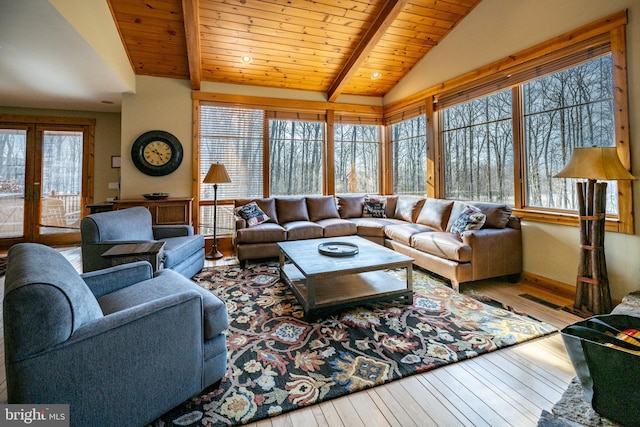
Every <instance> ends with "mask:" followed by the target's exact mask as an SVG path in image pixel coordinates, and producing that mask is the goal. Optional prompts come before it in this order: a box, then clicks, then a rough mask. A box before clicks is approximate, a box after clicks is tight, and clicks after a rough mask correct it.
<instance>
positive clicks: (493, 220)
mask: <svg viewBox="0 0 640 427" xmlns="http://www.w3.org/2000/svg"><path fill="white" fill-rule="evenodd" d="M467 205H473V206H475V207H477V208H478V209H480V212H482V213H483V214H484V215H485V216H486V217H487V218H486V220H485V223H484V225H483V226H482V228H505V227H506V226H507V225H508V224H512V223H513V224H514V227H513V228H520V227H519V221H510V219H511V218H512V217H511V213H512V212H513V209H512V208H511V207H510V206H509V205H506V204H504V203H486V202H468V203H466V202H460V201H455V202H454V203H453V207H452V208H451V214H450V217H449V224H448V225H447V228H446V230H447V231H451V226H452V225H453V223H454V222H455V221H456V219H457V218H458V217H459V216H460V214H461V213H462V211H463V210H464V208H465V207H466V206H467Z"/></svg>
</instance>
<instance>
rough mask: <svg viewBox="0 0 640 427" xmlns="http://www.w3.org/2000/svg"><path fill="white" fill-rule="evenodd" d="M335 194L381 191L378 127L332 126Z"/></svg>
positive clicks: (374, 192) (375, 192)
mask: <svg viewBox="0 0 640 427" xmlns="http://www.w3.org/2000/svg"><path fill="white" fill-rule="evenodd" d="M333 132H334V144H335V188H336V193H337V194H340V193H369V194H377V193H379V192H380V189H379V183H380V166H379V164H380V126H378V125H357V124H335V125H334V126H333Z"/></svg>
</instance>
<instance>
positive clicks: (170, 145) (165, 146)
mask: <svg viewBox="0 0 640 427" xmlns="http://www.w3.org/2000/svg"><path fill="white" fill-rule="evenodd" d="M182 155H183V152H182V144H180V141H178V138H176V137H175V136H173V135H172V134H170V133H169V132H165V131H162V130H152V131H149V132H145V133H143V134H142V135H140V136H139V137H138V138H137V139H136V140H135V142H134V143H133V146H132V147H131V160H133V164H134V165H136V167H137V168H138V169H139V170H140V172H142V173H145V174H147V175H151V176H163V175H168V174H170V173H171V172H173V171H175V170H176V169H178V166H180V163H182Z"/></svg>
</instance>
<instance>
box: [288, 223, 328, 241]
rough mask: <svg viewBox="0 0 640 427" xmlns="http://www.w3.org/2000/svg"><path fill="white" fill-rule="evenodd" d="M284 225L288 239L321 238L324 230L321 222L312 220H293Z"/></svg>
mask: <svg viewBox="0 0 640 427" xmlns="http://www.w3.org/2000/svg"><path fill="white" fill-rule="evenodd" d="M282 226H283V227H284V229H285V230H286V232H287V240H304V239H319V238H321V237H322V235H323V232H324V231H323V228H322V226H321V225H320V224H316V223H315V222H311V221H292V222H288V223H286V224H282Z"/></svg>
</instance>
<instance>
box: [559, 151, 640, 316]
mask: <svg viewBox="0 0 640 427" xmlns="http://www.w3.org/2000/svg"><path fill="white" fill-rule="evenodd" d="M554 178H583V179H587V182H586V185H585V183H584V182H578V183H577V184H576V188H577V193H578V218H579V220H580V257H579V262H578V277H577V281H576V296H575V301H574V303H573V308H574V310H575V311H577V312H578V313H582V314H585V315H587V316H589V315H591V314H605V313H609V312H610V311H611V308H612V307H611V292H610V289H609V279H608V275H607V263H606V259H605V254H604V231H605V227H604V226H605V218H606V212H607V210H606V202H607V199H606V193H607V183H606V182H597V181H598V180H604V181H618V180H624V179H635V178H634V176H633V175H631V174H630V173H629V172H628V171H627V170H626V169H625V167H624V166H623V165H622V163H621V162H620V158H619V157H618V153H617V150H616V148H615V147H595V146H594V147H583V148H574V149H573V154H572V155H571V159H569V163H568V164H567V165H566V166H565V167H564V169H563V170H562V171H560V172H559V173H558V174H556V175H554Z"/></svg>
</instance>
